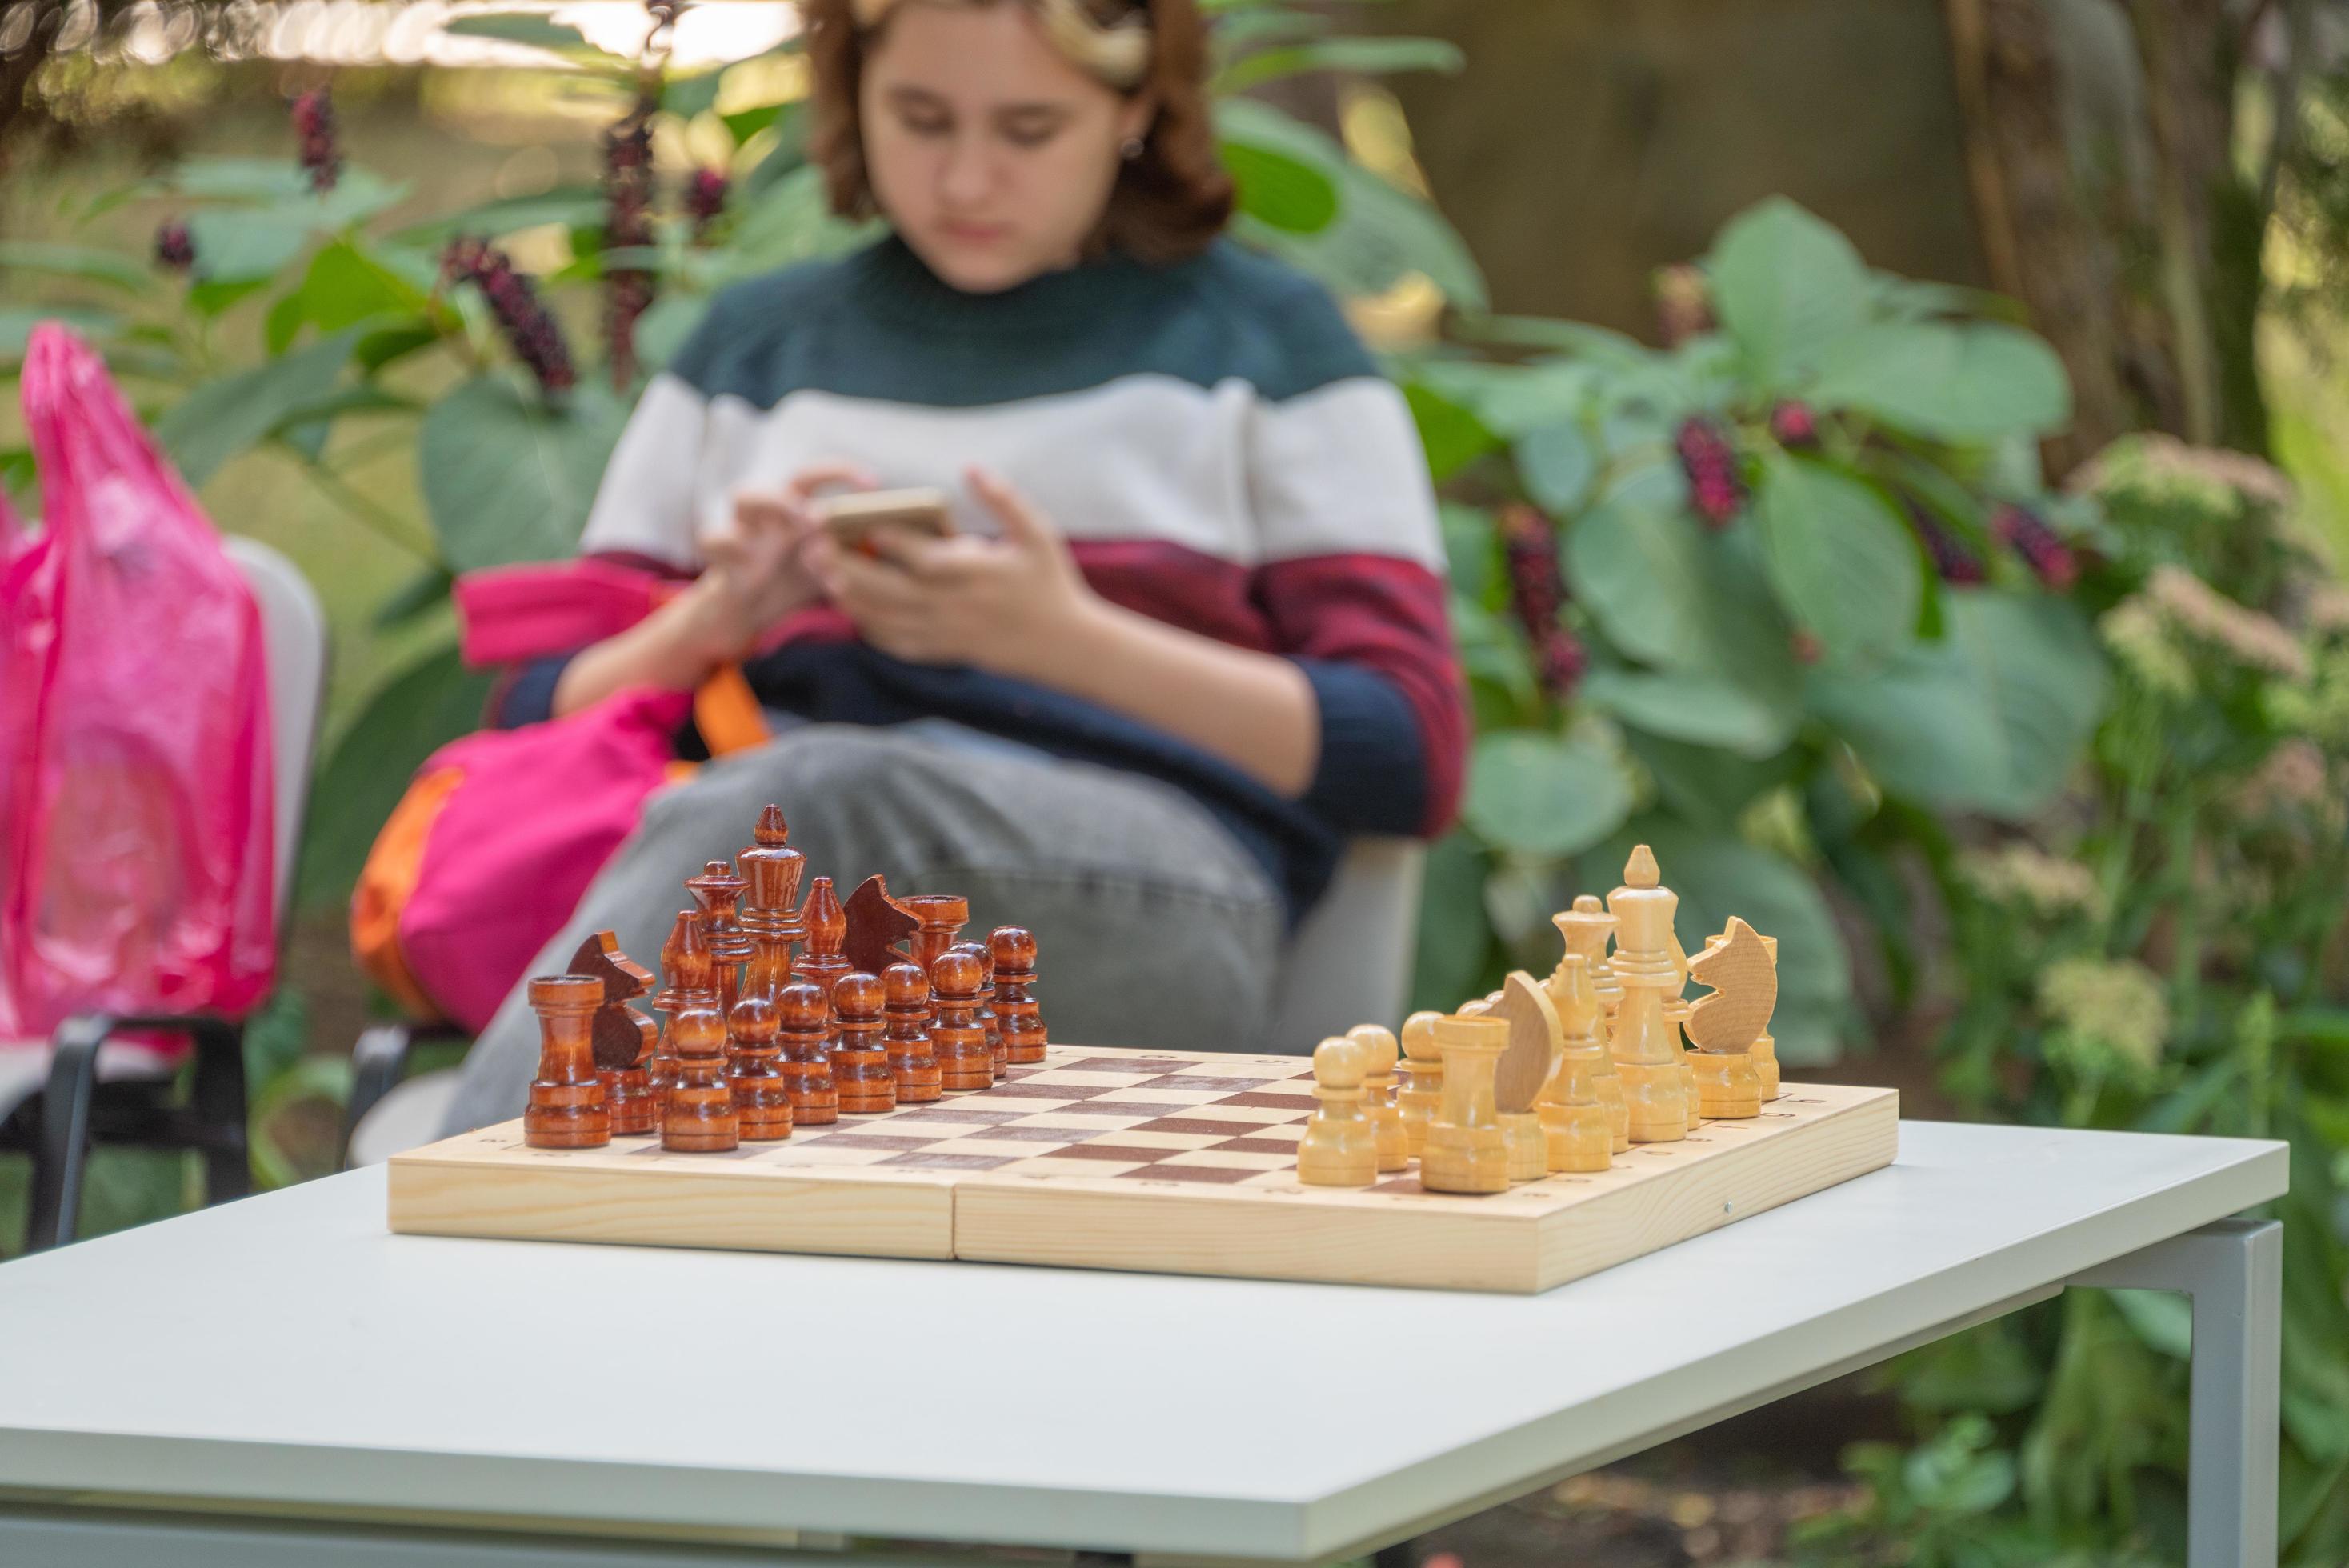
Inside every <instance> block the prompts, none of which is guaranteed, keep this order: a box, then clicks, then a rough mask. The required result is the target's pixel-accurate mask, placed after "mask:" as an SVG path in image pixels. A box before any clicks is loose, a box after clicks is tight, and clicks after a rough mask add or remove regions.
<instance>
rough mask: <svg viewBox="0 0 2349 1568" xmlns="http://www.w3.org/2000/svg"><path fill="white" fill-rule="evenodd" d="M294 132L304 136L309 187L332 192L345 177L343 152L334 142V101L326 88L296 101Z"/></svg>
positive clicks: (316, 89) (308, 93) (304, 155)
mask: <svg viewBox="0 0 2349 1568" xmlns="http://www.w3.org/2000/svg"><path fill="white" fill-rule="evenodd" d="M294 133H295V135H296V136H299V137H300V138H301V139H302V154H301V156H302V167H303V168H305V169H306V170H309V171H310V189H311V190H313V191H332V190H333V189H334V188H335V181H337V180H339V179H341V178H342V174H343V154H342V150H341V149H340V148H338V147H337V146H336V144H335V101H334V99H333V98H330V97H329V96H328V95H327V92H326V88H311V89H310V90H309V91H308V92H305V93H304V94H303V95H302V96H301V97H299V98H295V100H294Z"/></svg>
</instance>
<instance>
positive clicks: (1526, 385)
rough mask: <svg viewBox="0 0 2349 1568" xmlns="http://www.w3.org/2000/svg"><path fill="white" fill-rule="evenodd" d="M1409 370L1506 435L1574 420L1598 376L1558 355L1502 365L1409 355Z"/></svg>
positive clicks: (1512, 436) (1589, 397) (1588, 401)
mask: <svg viewBox="0 0 2349 1568" xmlns="http://www.w3.org/2000/svg"><path fill="white" fill-rule="evenodd" d="M1409 375H1410V378H1411V379H1413V380H1415V381H1421V382H1424V383H1425V384H1427V385H1428V386H1430V387H1433V388H1435V389H1436V390H1437V391H1438V392H1441V393H1442V394H1443V395H1444V397H1449V398H1451V399H1452V400H1453V401H1454V402H1456V403H1459V404H1461V405H1462V406H1463V407H1467V408H1469V409H1471V410H1473V411H1474V412H1475V416H1476V418H1479V419H1480V420H1482V421H1484V423H1485V426H1486V427H1487V428H1490V429H1491V430H1492V431H1493V433H1494V434H1495V435H1496V436H1503V437H1509V438H1515V437H1518V436H1524V435H1529V434H1531V433H1532V432H1534V431H1536V430H1539V429H1543V428H1547V427H1549V426H1552V425H1558V424H1564V423H1568V422H1572V421H1576V420H1578V419H1579V418H1581V417H1582V415H1583V413H1584V411H1585V410H1586V409H1587V408H1588V407H1589V405H1590V399H1591V387H1592V383H1593V381H1594V380H1595V379H1596V375H1595V372H1594V369H1593V367H1592V366H1587V365H1580V364H1577V363H1575V362H1573V361H1571V360H1564V359H1557V358H1550V359H1542V360H1537V361H1535V362H1533V363H1532V364H1528V365H1500V364H1495V363H1492V362H1491V361H1488V360H1479V359H1462V358H1452V357H1436V356H1425V357H1421V358H1417V359H1413V360H1412V361H1411V362H1410V365H1409Z"/></svg>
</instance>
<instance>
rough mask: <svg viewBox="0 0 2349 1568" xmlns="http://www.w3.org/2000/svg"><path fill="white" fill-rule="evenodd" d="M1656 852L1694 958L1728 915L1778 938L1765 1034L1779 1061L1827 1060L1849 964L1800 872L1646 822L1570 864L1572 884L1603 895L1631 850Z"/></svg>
mask: <svg viewBox="0 0 2349 1568" xmlns="http://www.w3.org/2000/svg"><path fill="white" fill-rule="evenodd" d="M1641 843H1644V844H1646V845H1648V846H1649V847H1650V848H1651V849H1652V850H1654V851H1655V854H1656V861H1657V864H1658V865H1660V866H1661V868H1662V869H1663V873H1664V885H1665V886H1667V887H1669V888H1671V890H1672V891H1673V892H1677V893H1679V894H1680V899H1681V903H1680V909H1679V911H1678V913H1676V914H1675V916H1674V917H1673V923H1672V928H1673V930H1674V932H1676V933H1677V934H1678V935H1679V936H1680V939H1681V946H1682V947H1683V948H1685V949H1686V950H1687V951H1689V952H1690V953H1701V952H1702V951H1703V950H1704V944H1706V943H1707V942H1708V941H1710V940H1712V939H1713V937H1714V936H1717V935H1719V934H1720V933H1721V930H1722V928H1723V926H1725V925H1727V924H1728V923H1729V917H1730V916H1731V915H1733V914H1734V915H1738V916H1741V917H1742V918H1744V920H1745V921H1746V923H1749V924H1751V925H1752V926H1753V927H1754V930H1756V931H1758V932H1761V933H1763V934H1764V935H1768V936H1775V937H1776V938H1777V939H1778V1010H1777V1012H1776V1013H1775V1014H1774V1015H1772V1016H1771V1020H1770V1033H1771V1034H1772V1035H1773V1036H1774V1037H1775V1038H1776V1041H1777V1048H1778V1056H1779V1058H1780V1059H1781V1060H1783V1061H1785V1062H1788V1063H1791V1064H1795V1065H1803V1066H1811V1065H1816V1064H1817V1063H1820V1062H1824V1061H1828V1060H1832V1059H1833V1058H1834V1057H1835V1055H1836V1053H1837V1039H1838V1037H1839V1035H1840V1032H1841V1029H1842V1025H1843V1020H1844V1017H1845V1015H1846V1014H1847V1011H1848V1010H1849V1008H1850V1006H1851V960H1850V956H1849V954H1847V952H1846V950H1845V947H1844V943H1843V936H1842V934H1841V933H1840V932H1838V931H1837V928H1836V923H1835V920H1834V918H1833V917H1832V916H1831V915H1830V914H1828V913H1827V906H1826V900H1824V899H1822V898H1821V897H1820V896H1819V890H1818V888H1817V886H1816V884H1815V883H1814V882H1812V881H1811V879H1810V877H1809V876H1808V875H1807V874H1806V872H1804V871H1803V869H1802V868H1801V867H1799V866H1797V865H1795V863H1794V862H1793V861H1789V860H1787V859H1785V857H1784V856H1781V855H1777V854H1775V853H1773V852H1771V851H1768V850H1763V849H1757V848H1755V847H1754V845H1752V844H1749V843H1746V842H1745V841H1743V840H1741V839H1739V838H1737V837H1735V836H1734V835H1733V834H1727V833H1713V832H1706V831H1704V830H1700V829H1695V828H1692V827H1689V826H1688V825H1686V824H1685V823H1682V822H1677V821H1674V820H1671V818H1668V817H1663V816H1659V815H1646V816H1642V817H1640V818H1638V819H1636V820H1633V821H1632V822H1631V823H1630V825H1629V826H1628V827H1626V828H1625V829H1624V830H1622V831H1620V832H1619V833H1617V834H1616V835H1615V836H1614V837H1612V838H1610V839H1609V840H1608V841H1607V842H1606V843H1604V844H1602V845H1600V846H1599V848H1597V849H1594V850H1592V851H1589V852H1588V853H1586V854H1583V855H1579V856H1578V857H1576V859H1575V862H1574V868H1573V872H1574V876H1575V885H1577V886H1578V887H1582V888H1588V889H1590V890H1592V891H1595V892H1605V891H1606V890H1607V889H1609V888H1611V887H1613V886H1615V885H1616V884H1617V883H1619V882H1621V881H1622V880H1623V863H1624V861H1626V860H1628V859H1629V858H1630V853H1631V847H1632V846H1633V845H1634V844H1641Z"/></svg>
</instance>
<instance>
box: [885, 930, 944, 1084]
mask: <svg viewBox="0 0 2349 1568" xmlns="http://www.w3.org/2000/svg"><path fill="white" fill-rule="evenodd" d="M881 984H882V986H883V988H884V989H885V991H886V992H887V994H888V1009H887V1016H888V1026H887V1028H886V1029H885V1031H884V1032H883V1034H882V1036H881V1044H882V1046H883V1047H884V1048H885V1050H887V1051H888V1053H889V1070H890V1073H891V1074H892V1075H893V1076H894V1077H895V1078H896V1080H897V1103H898V1104H899V1105H920V1104H922V1103H923V1102H925V1101H926V1100H933V1099H937V1098H938V1092H939V1081H938V1058H937V1057H936V1055H934V1054H933V1053H932V1052H931V1050H930V983H929V981H927V980H926V979H925V978H923V975H922V972H921V971H920V970H919V969H917V968H916V967H915V966H914V965H911V964H892V965H889V967H888V968H887V969H886V970H885V971H884V972H883V974H882V975H881Z"/></svg>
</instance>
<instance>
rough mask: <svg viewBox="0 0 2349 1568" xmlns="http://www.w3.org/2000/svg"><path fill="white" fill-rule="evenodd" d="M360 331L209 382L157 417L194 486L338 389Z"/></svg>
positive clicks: (159, 432)
mask: <svg viewBox="0 0 2349 1568" xmlns="http://www.w3.org/2000/svg"><path fill="white" fill-rule="evenodd" d="M356 338H357V333H356V332H350V331H345V332H339V333H336V334H335V335H333V336H331V337H327V338H324V339H321V340H320V341H319V342H316V343H314V344H312V345H311V346H309V347H307V348H304V349H300V350H298V351H296V352H295V353H292V354H288V355H286V356H284V357H283V358H278V359H271V360H266V361H264V363H262V364H260V365H257V366H254V367H253V368H252V369H250V370H242V371H239V372H237V373H236V374H235V375H233V376H223V377H221V378H220V379H219V380H217V381H208V382H206V383H205V384H204V385H202V387H197V388H196V389H195V390H194V391H192V392H191V393H189V394H188V395H187V396H186V397H183V398H181V400H180V402H179V404H178V405H177V406H176V407H173V408H172V409H171V412H170V413H168V414H166V415H164V416H163V417H162V418H160V419H159V420H157V421H156V423H155V438H156V439H157V440H158V441H160V442H161V443H162V445H163V449H164V450H165V451H166V452H169V453H170V454H171V460H172V462H174V463H176V464H177V465H178V466H179V469H180V473H181V477H183V478H184V479H185V480H187V481H188V484H189V485H190V487H191V488H202V485H203V483H204V482H205V481H206V480H209V479H211V478H212V475H213V474H214V473H216V472H218V471H219V469H220V468H221V466H222V464H223V463H226V462H227V461H228V460H229V459H232V458H233V457H235V456H237V455H238V454H239V453H241V452H243V451H245V450H246V449H249V448H252V447H255V446H258V445H260V443H261V442H262V441H263V440H264V439H266V438H268V436H269V434H270V432H271V431H273V430H274V429H276V428H278V427H279V426H280V425H281V424H283V423H284V422H285V419H286V418H288V417H289V416H291V415H293V414H294V413H295V412H296V411H297V410H300V409H303V408H306V407H310V406H311V405H313V404H316V403H319V402H321V401H323V400H324V399H325V398H326V396H327V395H328V394H329V393H331V392H333V391H334V389H335V385H336V382H337V381H338V380H340V379H341V377H342V374H343V366H345V365H347V363H349V361H350V356H351V344H352V343H353V341H354V340H356Z"/></svg>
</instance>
